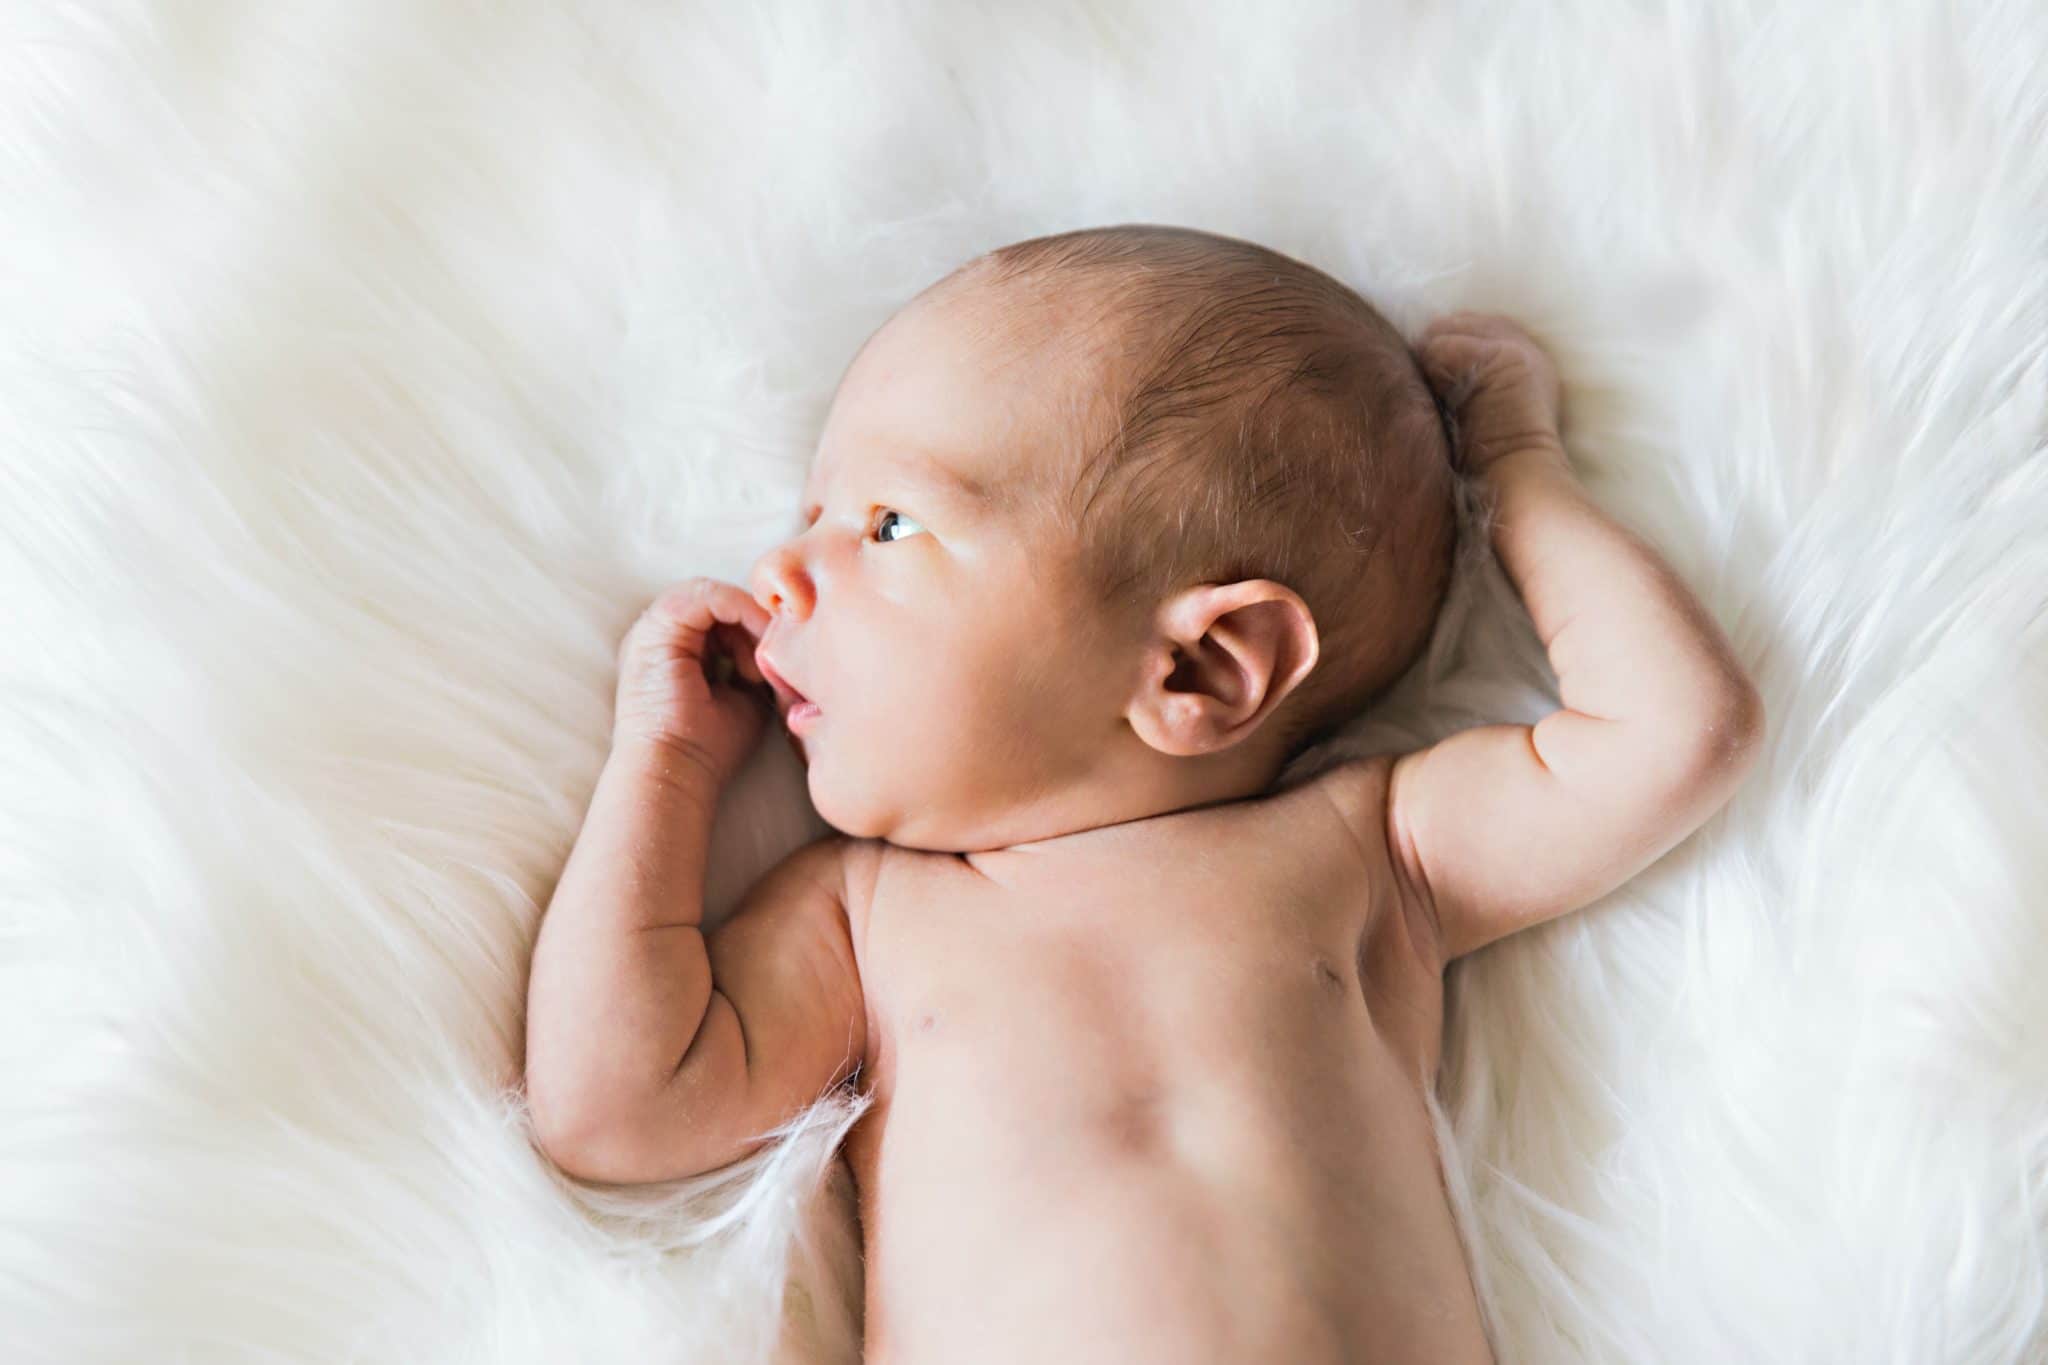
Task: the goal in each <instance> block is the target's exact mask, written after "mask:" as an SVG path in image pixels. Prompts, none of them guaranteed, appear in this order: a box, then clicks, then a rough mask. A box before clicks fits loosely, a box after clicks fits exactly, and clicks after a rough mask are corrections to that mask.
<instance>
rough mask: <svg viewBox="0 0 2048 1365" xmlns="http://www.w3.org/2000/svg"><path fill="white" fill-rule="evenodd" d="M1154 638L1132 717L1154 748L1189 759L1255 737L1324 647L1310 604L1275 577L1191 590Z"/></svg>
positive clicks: (1173, 605) (1159, 623) (1164, 611)
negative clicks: (1317, 631) (1255, 731)
mask: <svg viewBox="0 0 2048 1365" xmlns="http://www.w3.org/2000/svg"><path fill="white" fill-rule="evenodd" d="M1155 631H1156V633H1155V635H1154V638H1153V639H1152V641H1151V642H1150V643H1148V644H1147V645H1146V658H1145V670H1144V681H1143V682H1142V683H1140V684H1139V687H1138V690H1137V691H1136V692H1135V693H1134V694H1133V695H1132V697H1131V700H1130V704H1129V706H1128V707H1127V708H1126V709H1125V711H1124V716H1125V718H1126V719H1127V720H1129V721H1130V723H1131V728H1132V729H1133V730H1135V731H1137V732H1138V737H1139V738H1140V739H1143V740H1144V741H1145V742H1146V743H1147V744H1149V745H1151V746H1152V747H1153V748H1155V749H1157V750H1159V751H1160V752H1161V753H1166V754H1176V755H1181V756H1193V755H1196V754H1204V753H1213V752H1215V751H1217V750H1221V749H1227V748H1229V747H1230V746H1231V745H1233V744H1236V743H1237V742H1238V741H1239V740H1242V739H1244V738H1246V737H1247V736H1249V735H1250V734H1251V733H1252V732H1253V731H1254V730H1256V729H1257V728H1258V727H1259V726H1260V725H1261V724H1263V723H1264V721H1265V719H1266V717H1267V716H1269V715H1271V714H1272V713H1273V711H1275V710H1276V709H1277V708H1278V707H1279V705H1280V703H1281V702H1282V701H1283V700H1284V699H1285V698H1286V696H1287V694H1288V693H1290V692H1292V691H1293V690H1294V689H1295V688H1296V687H1298V686H1299V685H1300V684H1301V680H1302V679H1303V678H1306V677H1307V676H1308V675H1309V671H1310V670H1311V669H1313V668H1314V667H1315V666H1316V657H1317V655H1318V653H1319V652H1320V650H1321V644H1320V642H1319V640H1318V639H1317V635H1316V622H1315V617H1314V616H1313V615H1312V614H1311V613H1310V611H1309V609H1308V604H1307V603H1305V602H1303V601H1302V600H1301V598H1300V596H1299V595H1297V594H1296V593H1295V592H1294V591H1293V589H1291V588H1288V587H1287V586H1286V585H1284V584H1281V583H1276V582H1274V581H1273V580H1272V579H1269V578H1255V579H1246V580H1244V581H1242V582H1238V583H1204V584H1202V585H1201V586H1200V587H1195V588H1189V589H1187V590H1186V591H1184V592H1182V593H1179V594H1177V595H1176V596H1174V597H1172V598H1171V599H1169V600H1168V601H1167V602H1166V603H1165V604H1164V605H1163V606H1161V607H1160V609H1159V613H1158V616H1157V618H1156V627H1155Z"/></svg>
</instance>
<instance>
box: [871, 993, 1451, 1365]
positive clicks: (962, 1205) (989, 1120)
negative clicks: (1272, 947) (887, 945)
mask: <svg viewBox="0 0 2048 1365" xmlns="http://www.w3.org/2000/svg"><path fill="white" fill-rule="evenodd" d="M1252 975H1256V974H1255V973H1248V974H1247V978H1246V979H1249V977H1250V976H1252ZM1031 978H1032V973H1030V972H1029V971H1028V970H1025V971H1021V972H1019V973H1018V974H1017V975H1016V976H1014V977H1013V978H1012V983H1011V984H1012V986H1013V987H1015V988H1016V989H1007V990H1001V991H996V990H993V989H991V990H987V991H984V992H982V993H981V995H980V997H979V999H978V1000H977V999H976V998H974V997H973V996H970V995H964V994H963V995H960V996H956V997H953V998H951V999H950V1000H948V1001H947V1002H946V1003H945V1004H944V1005H943V1006H942V1007H940V1008H938V1009H934V1010H931V1011H920V1012H918V1013H916V1014H913V1015H912V1016H910V1017H909V1018H908V1019H907V1020H906V1021H905V1023H904V1029H903V1034H902V1036H900V1037H899V1038H898V1039H897V1046H896V1050H895V1058H894V1062H895V1065H894V1066H893V1067H892V1068H890V1074H889V1075H888V1077H887V1078H886V1079H887V1084H886V1085H881V1084H879V1082H880V1081H881V1080H882V1079H883V1078H881V1077H879V1076H878V1078H877V1079H878V1103H877V1107H876V1108H875V1110H873V1111H871V1113H870V1114H869V1115H868V1116H867V1117H866V1118H864V1119H863V1121H862V1125H861V1126H860V1127H859V1128H857V1129H856V1130H855V1132H854V1134H853V1136H852V1141H851V1144H850V1148H849V1156H850V1157H851V1158H852V1161H853V1166H854V1171H855V1175H856V1178H857V1180H858V1182H859V1185H860V1193H861V1206H862V1219H863V1225H864V1233H865V1237H866V1241H867V1251H866V1274H867V1277H868V1279H867V1305H868V1309H867V1311H868V1322H867V1337H868V1342H867V1346H868V1351H867V1356H866V1359H868V1360H870V1361H891V1362H898V1363H899V1365H900V1363H901V1362H913V1363H914V1362H923V1361H960V1360H975V1361H989V1362H994V1361H1001V1360H1012V1359H1014V1360H1019V1361H1027V1360H1028V1361H1045V1360H1060V1361H1076V1362H1078V1361H1094V1360H1101V1361H1117V1362H1142V1361H1152V1360H1156V1361H1173V1362H1199V1361H1218V1362H1223V1361H1228V1362H1242V1361H1263V1360H1286V1361H1296V1362H1303V1363H1304V1365H1306V1363H1307V1362H1314V1361H1332V1362H1336V1361H1345V1362H1357V1361H1371V1360H1378V1359H1386V1360H1422V1359H1427V1360H1432V1361H1458V1360H1485V1359H1488V1356H1487V1354H1486V1349H1485V1344H1484V1340H1483V1338H1482V1337H1481V1335H1480V1329H1479V1317H1478V1309H1477V1305H1476V1303H1475V1302H1474V1299H1473V1295H1472V1290H1471V1286H1470V1281H1469V1279H1468V1277H1467V1274H1466V1270H1465V1267H1464V1262H1463V1259H1462V1256H1461V1253H1460V1250H1459V1246H1458V1242H1457V1234H1456V1230H1455V1227H1454V1225H1453V1223H1452V1221H1451V1216H1450V1211H1449V1208H1448V1206H1447V1204H1446V1202H1445V1199H1444V1195H1443V1190H1442V1185H1441V1182H1440V1177H1439V1175H1438V1170H1437V1165H1436V1157H1435V1148H1434V1145H1433V1142H1432V1139H1431V1134H1430V1127H1429V1121H1428V1115H1427V1111H1426V1110H1425V1108H1424V1107H1423V1103H1422V1098H1421V1091H1420V1088H1419V1087H1420V1081H1419V1079H1418V1078H1416V1077H1410V1076H1409V1075H1407V1074H1405V1065H1404V1063H1403V1062H1402V1061H1400V1060H1398V1059H1397V1058H1396V1057H1395V1056H1394V1055H1393V1054H1392V1053H1391V1052H1390V1051H1389V1050H1388V1049H1387V1048H1386V1047H1384V1046H1382V1045H1381V1043H1380V1040H1379V1038H1378V1036H1377V1035H1376V1034H1375V1033H1374V1032H1373V1029H1372V1025H1371V1021H1370V1019H1369V1017H1368V1015H1367V1011H1366V1007H1365V1004H1364V1002H1363V1000H1362V999H1361V998H1360V997H1359V995H1358V991H1357V985H1356V982H1355V980H1352V979H1350V978H1349V977H1348V974H1347V979H1346V983H1345V984H1346V989H1345V990H1343V991H1339V990H1336V989H1332V987H1334V986H1335V985H1336V983H1325V982H1322V981H1308V982H1304V983H1302V984H1303V985H1305V986H1306V987H1307V989H1306V990H1296V989H1294V988H1292V987H1289V988H1287V989H1286V990H1284V991H1279V992H1275V993H1273V994H1272V995H1270V996H1268V997H1265V998H1261V997H1260V996H1259V995H1257V994H1256V993H1252V994H1249V995H1248V994H1246V993H1245V992H1244V991H1243V990H1240V991H1238V992H1235V993H1234V994H1235V995H1236V998H1235V999H1229V998H1225V999H1222V1000H1212V1001H1211V1002H1210V1004H1211V1008H1209V1009H1208V1010H1206V1011H1204V1012H1202V1013H1201V1014H1199V1015H1196V1014H1190V1013H1185V1012H1183V1013H1181V1014H1179V1015H1178V1016H1177V1015H1176V1013H1175V1011H1174V1010H1173V1008H1172V1000H1173V992H1172V991H1171V990H1166V991H1164V992H1162V991H1161V990H1160V989H1159V988H1158V986H1157V985H1156V984H1155V985H1154V986H1153V987H1151V988H1149V991H1150V993H1149V994H1146V993H1145V992H1144V991H1142V990H1137V989H1134V990H1132V991H1130V992H1127V993H1124V994H1123V995H1121V997H1119V998H1116V999H1110V998H1106V997H1104V996H1103V995H1101V994H1100V993H1094V994H1090V993H1088V992H1080V993H1075V994H1070V995H1069V996H1068V998H1066V999H1064V1000H1061V1001H1048V1000H1043V999H1040V1000H1038V1001H1036V1002H1032V1000H1031V997H1032V992H1031V991H1029V990H1028V989H1026V987H1028V986H1029V985H1030V983H1031ZM1162 998H1163V999H1164V1001H1165V1004H1164V1006H1163V1007H1155V1008H1153V1009H1150V1010H1148V1011H1146V1012H1145V1013H1144V1014H1143V1015H1137V1014H1133V1013H1131V1009H1132V1002H1133V1001H1134V1000H1137V999H1152V1000H1155V1001H1158V1000H1161V999H1162ZM926 1018H929V1019H930V1022H929V1023H928V1024H927V1023H925V1022H924V1021H925V1019H926ZM1197 1020H1199V1022H1196V1021H1197Z"/></svg>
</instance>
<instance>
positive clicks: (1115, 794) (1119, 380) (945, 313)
mask: <svg viewBox="0 0 2048 1365" xmlns="http://www.w3.org/2000/svg"><path fill="white" fill-rule="evenodd" d="M1453 487H1454V483H1453V475H1452V470H1451V463H1450V448H1449V444H1448V441H1447V436H1446V432H1445V427H1444V423H1443V419H1442V414H1441V412H1440V410H1439V408H1438V406H1437V404H1436V400H1435V399H1434V398H1433V397H1432V395H1431V393H1430V390H1429V387H1428V384H1427V382H1426V381H1425V380H1424V379H1423V377H1422V374H1421V372H1420V371H1419V370H1418V369H1417V367H1416V364H1415V362H1414V360H1413V358H1412V357H1411V356H1410V354H1409V352H1408V349H1407V347H1406V345H1405V344H1404V343H1403V341H1402V339H1401V337H1400V335H1399V333H1397V332H1396V331H1395V330H1394V329H1393V327H1391V326H1390V325H1389V324H1388V323H1387V322H1386V321H1385V319H1383V318H1381V317H1380V315H1379V314H1378V313H1377V312H1375V311H1374V310H1373V309H1372V308H1371V307H1370V306H1369V305H1368V304H1367V303H1366V302H1365V301H1364V300H1363V299H1361V298H1360V297H1359V296H1358V295H1357V294H1356V293H1355V292H1353V291H1352V290H1350V289H1348V288H1346V287H1345V286H1343V285H1342V284H1339V283H1338V282H1337V281H1336V280H1334V279H1331V278H1330V277H1329V276H1327V275H1325V274H1323V273H1322V272H1320V271H1318V270H1315V269H1312V268H1311V267H1309V266H1306V265H1303V264H1302V263H1300V262H1298V261H1295V260H1292V259H1290V258H1288V257H1286V256H1282V255H1280V254H1278V253H1276V252H1273V251H1269V250H1267V249H1265V248H1263V247H1259V246H1255V245H1253V244H1251V243H1248V242H1242V241H1237V240H1234V239H1231V238H1226V237H1218V236H1214V235H1212V234H1208V233H1202V232H1196V231H1192V230H1189V229H1185V228H1173V227H1157V226H1149V225H1128V226H1122V227H1110V228H1096V229H1088V230H1085V231H1079V232H1069V233H1063V234H1060V235H1057V236H1052V237H1041V238H1036V239H1033V240H1031V241H1027V242H1019V243H1016V244H1015V245H1012V246H1007V247H1003V248H1001V249H1000V250H997V251H993V252H990V253H988V254H987V255H984V256H981V257H978V258H976V259H975V260H973V261H971V262H969V263H968V264H967V265H965V266H962V267H961V268H960V269H958V270H956V271H954V272H953V273H952V274H951V275H948V276H947V277H946V278H945V279H943V280H941V281H939V282H938V283H937V284H935V285H933V286H932V287H931V288H929V289H926V290H925V291H924V292H923V293H921V294H919V295H918V296H917V297H916V298H915V299H913V300H912V301H911V302H910V304H909V305H907V306H906V307H905V308H904V309H903V310H902V311H901V312H899V313H898V314H896V315H895V316H894V317H892V318H891V319H890V320H889V321H888V322H887V323H886V324H885V325H884V326H883V327H882V328H881V329H880V330H879V331H877V332H876V333H875V334H874V335H873V336H872V337H870V338H869V339H868V341H867V343H866V344H865V345H864V346H863V347H862V348H861V350H860V351H859V353H858V354H857V355H856V356H855V357H854V360H853V363H852V365H851V366H850V367H849V368H848V370H847V372H846V374H845V376H844V377H843V378H842V379H841V381H840V386H839V390H838V393H837V394H836V395H835V397H834V400H833V404H832V408H831V411H830V413H829V414H828V416H827V418H826V422H825V429H824V432H823V434H822V435H821V437H820V439H819V445H818V452H817V458H816V461H815V463H814V464H813V466H812V469H811V476H810V479H809V482H808V484H807V486H806V487H805V489H804V497H803V511H804V515H805V518H806V520H807V522H808V523H809V524H808V529H807V530H805V531H803V532H802V533H801V534H799V535H797V536H796V537H795V538H793V539H791V540H789V541H787V542H785V543H784V544H782V545H779V546H777V547H775V548H774V549H773V550H771V551H769V552H768V553H767V554H766V555H764V556H762V558H761V560H760V562H759V563H758V564H756V566H755V568H754V572H753V575H752V587H753V590H754V592H755V594H756V596H757V597H758V598H759V599H760V601H761V603H762V605H763V606H764V607H766V608H767V609H768V610H769V611H770V612H771V613H772V614H773V615H774V616H775V618H776V619H775V621H774V624H773V626H772V628H771V629H770V631H769V633H768V636H767V637H766V639H765V641H764V643H763V646H762V649H761V655H762V656H763V657H764V658H766V659H767V660H769V661H770V663H771V665H772V667H773V668H774V669H775V670H776V671H778V672H779V673H780V674H781V675H782V677H783V678H784V679H786V681H787V683H788V684H789V685H790V686H793V687H794V688H796V689H797V690H799V691H801V692H802V694H803V695H804V696H805V697H806V698H808V699H810V700H811V701H814V702H816V703H817V704H818V706H819V708H820V711H821V714H819V715H818V717H817V718H816V720H815V722H814V723H813V725H812V726H811V727H810V728H809V729H808V730H807V732H806V733H805V735H804V736H803V739H802V743H803V746H804V750H805V758H806V763H807V765H808V768H809V780H810V787H811V795H812V800H813V802H814V804H816V806H817V808H818V811H819V813H820V814H821V815H822V816H823V817H824V818H825V819H826V820H827V821H828V822H829V823H831V824H832V825H834V826H835V827H837V828H838V829H840V830H842V831H844V832H846V833H848V834H852V835H855V836H859V837H876V838H886V839H888V840H889V841H890V842H892V843H896V844H901V845H904V846H907V847H915V848H925V849H946V850H956V851H970V852H971V851H978V850H984V849H991V848H1002V847H1007V846H1010V845H1013V844H1018V843H1026V842H1032V841H1037V840H1042V839H1048V838H1052V837H1055V836H1057V835H1061V834H1067V833H1073V832H1077V831H1080V830H1084V829H1091V828H1095V827H1097V826H1101V825H1107V824H1114V823H1120V822H1123V821H1127V820H1133V819H1142V818H1144V817H1146V816H1149V815H1158V814H1163V813H1165V812H1168V811H1172V810H1178V809H1182V808H1184V807H1188V806H1196V805H1208V804H1212V803H1215V802H1220V801H1225V800H1230V799H1235V798H1238V797H1244V796H1251V795H1255V794H1256V793H1258V792H1260V791H1262V790H1264V789H1265V788H1266V787H1268V786H1269V785H1270V784H1271V782H1272V781H1273V779H1274V778H1275V777H1276V776H1278V774H1279V772H1280V770H1281V768H1282V767H1284V766H1285V764H1286V763H1287V761H1288V760H1289V759H1291V758H1292V757H1294V756H1295V755H1296V754H1298V753H1300V752H1301V750H1303V749H1304V748H1306V747H1308V746H1309V745H1311V744H1313V743H1315V742H1317V741H1318V740H1321V739H1324V738H1327V737H1328V736H1329V735H1330V734H1331V733H1332V732H1334V731H1335V730H1336V729H1337V728H1338V727H1339V726H1341V725H1342V724H1343V723H1344V722H1346V721H1348V720H1349V719H1351V718H1352V717H1354V716H1356V715H1357V714H1358V713H1359V712H1360V711H1361V710H1362V709H1363V708H1364V707H1365V706H1366V705H1367V704H1368V703H1369V702H1370V701H1371V700H1372V699H1373V697H1375V696H1376V695H1377V694H1378V693H1379V692H1380V691H1381V690H1382V689H1384V688H1385V687H1386V686H1387V684H1389V683H1390V682H1392V681H1393V680H1394V679H1395V678H1397V677H1399V676H1400V674H1401V673H1402V672H1404V671H1405V670H1406V669H1407V667H1408V666H1409V664H1410V663H1411V662H1412V661H1413V660H1414V658H1415V657H1416V655H1417V653H1418V652H1419V651H1420V650H1421V649H1422V647H1423V645H1424V644H1425V643H1426V642H1427V640H1428V637H1429V633H1430V629H1431V626H1432V625H1433V623H1434V622H1435V619H1436V616H1437V612H1438V610H1439V609H1440V607H1441V606H1442V603H1443V599H1444V595H1445V592H1446V589H1447V587H1448V583H1449V578H1450V570H1451V557H1452V552H1453V545H1454V543H1455V540H1456V529H1455V528H1456V522H1455V517H1454V513H1453ZM786 700H787V699H786V698H785V704H786Z"/></svg>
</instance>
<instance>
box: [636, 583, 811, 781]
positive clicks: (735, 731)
mask: <svg viewBox="0 0 2048 1365" xmlns="http://www.w3.org/2000/svg"><path fill="white" fill-rule="evenodd" d="M767 629H768V613H767V612H766V611H765V610H764V609H763V608H762V606H761V604H760V603H758V602H756V601H755V600H754V597H753V594H752V593H749V592H747V591H746V590H745V589H743V588H739V587H735V586H734V585H733V584H730V583H721V582H719V581H717V580H716V579H711V578H689V579H685V580H683V581H682V582H681V583H678V584H677V585H675V586H674V587H672V588H669V589H668V590H666V591H665V592H663V593H662V594H661V595H660V596H659V597H657V598H655V599H654V601H653V603H652V604H651V605H650V606H649V607H648V608H647V610H645V611H643V612H641V613H640V619H639V620H637V621H635V622H634V623H633V626H632V628H631V629H630V630H628V631H627V632H626V636H625V638H624V639H623V640H621V641H620V642H619V685H618V694H617V698H616V708H617V717H616V719H615V720H614V722H613V726H612V746H613V747H614V748H617V747H618V746H619V745H621V744H634V743H655V744H662V745H666V746H668V747H669V748H671V749H673V750H674V751H676V752H678V753H680V754H682V755H683V756H684V757H685V758H687V759H689V760H691V761H693V762H695V763H697V764H698V765H699V766H700V767H701V768H702V769H703V771H704V773H705V775H706V776H707V777H708V778H710V779H711V780H712V781H713V782H715V783H720V784H722V783H723V782H724V781H725V780H726V779H727V778H729V777H731V776H732V775H733V774H734V773H735V772H737V771H738V770H739V767H740V765H741V764H742V763H743V762H745V761H746V757H747V755H748V754H749V753H751V752H752V751H753V747H754V744H755V742H756V741H758V740H759V739H760V737H761V731H762V729H763V728H764V727H765V726H766V725H767V722H768V717H769V715H770V714H771V712H772V710H773V703H772V702H771V701H770V700H769V696H770V694H769V692H768V690H767V685H766V682H765V680H764V679H763V678H762V677H761V670H760V669H759V668H758V667H757V666H756V665H755V663H754V649H755V647H756V646H757V645H759V644H760V641H761V636H762V634H763V633H764V632H766V630H767ZM734 674H737V675H738V678H739V679H744V680H746V681H747V682H750V683H753V684H755V687H754V688H752V689H746V688H743V687H741V686H738V685H736V684H735V682H734V681H731V679H732V675H734Z"/></svg>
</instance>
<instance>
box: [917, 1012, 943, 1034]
mask: <svg viewBox="0 0 2048 1365" xmlns="http://www.w3.org/2000/svg"><path fill="white" fill-rule="evenodd" d="M938 1022H939V1016H938V1015H937V1014H935V1013H933V1012H932V1011H931V1010H926V1011H925V1012H924V1013H923V1014H920V1015H919V1016H917V1031H918V1032H919V1033H930V1032H931V1031H932V1026H933V1025H934V1024H936V1023H938Z"/></svg>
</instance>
